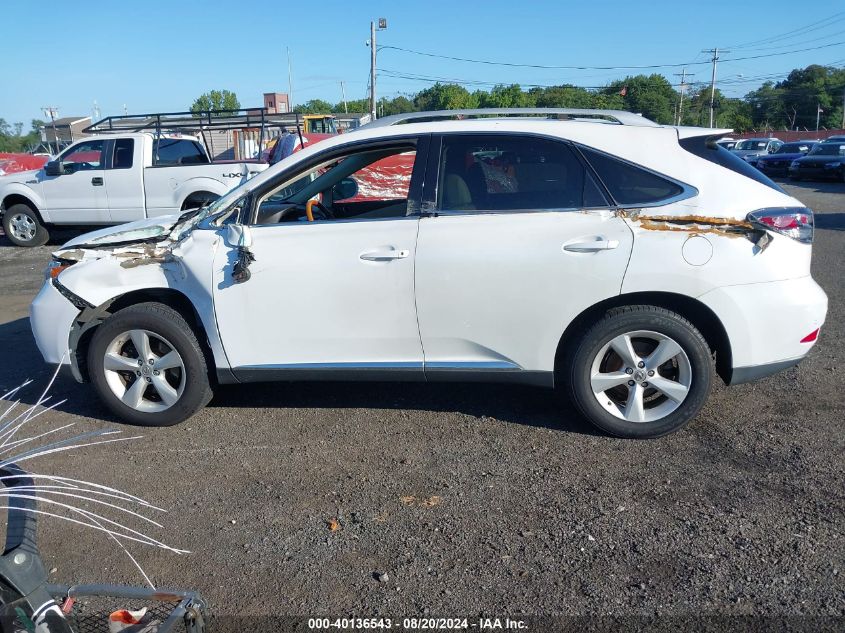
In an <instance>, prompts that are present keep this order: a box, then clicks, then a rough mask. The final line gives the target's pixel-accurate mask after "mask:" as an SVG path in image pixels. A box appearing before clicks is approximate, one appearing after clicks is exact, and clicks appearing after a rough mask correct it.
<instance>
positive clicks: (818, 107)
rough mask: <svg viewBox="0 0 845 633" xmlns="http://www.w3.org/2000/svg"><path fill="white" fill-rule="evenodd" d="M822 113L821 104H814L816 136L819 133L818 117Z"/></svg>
mask: <svg viewBox="0 0 845 633" xmlns="http://www.w3.org/2000/svg"><path fill="white" fill-rule="evenodd" d="M821 113H822V104H821V103H816V134H818V133H819V117H820V116H821Z"/></svg>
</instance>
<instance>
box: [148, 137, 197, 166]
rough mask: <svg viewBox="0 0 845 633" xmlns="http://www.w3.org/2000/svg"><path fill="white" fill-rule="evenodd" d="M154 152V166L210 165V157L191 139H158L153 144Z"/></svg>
mask: <svg viewBox="0 0 845 633" xmlns="http://www.w3.org/2000/svg"><path fill="white" fill-rule="evenodd" d="M153 152H154V153H155V156H154V160H153V164H154V165H161V166H172V165H205V164H207V163H208V156H206V154H205V152H204V151H203V149H202V146H201V145H200V144H199V143H197V142H196V141H192V140H190V139H181V138H161V139H156V140H155V141H154V142H153Z"/></svg>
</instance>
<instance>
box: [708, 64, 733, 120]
mask: <svg viewBox="0 0 845 633" xmlns="http://www.w3.org/2000/svg"><path fill="white" fill-rule="evenodd" d="M701 52H702V53H710V54H712V55H713V57H712V59H711V60H710V61H712V62H713V74H712V76H711V77H710V127H713V107H714V106H713V102H714V101H715V100H716V62H717V61H719V49H718V48H708V49H707V50H703V51H701ZM722 52H723V53H730V51H724V50H723V51H722Z"/></svg>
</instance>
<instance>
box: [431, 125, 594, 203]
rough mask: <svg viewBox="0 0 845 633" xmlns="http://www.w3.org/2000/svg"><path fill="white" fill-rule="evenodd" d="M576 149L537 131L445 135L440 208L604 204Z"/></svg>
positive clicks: (441, 157) (439, 187) (440, 179)
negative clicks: (528, 133) (511, 133)
mask: <svg viewBox="0 0 845 633" xmlns="http://www.w3.org/2000/svg"><path fill="white" fill-rule="evenodd" d="M606 204H607V202H606V200H605V199H604V197H603V196H602V194H601V193H600V191H599V189H598V187H597V186H596V184H595V182H594V181H593V179H592V177H591V176H590V175H589V174H588V173H587V171H586V169H585V167H584V165H583V163H582V162H581V161H580V160H579V159H578V157H577V156H576V154H575V152H574V151H573V150H572V149H571V148H570V147H569V146H568V145H567V144H566V143H563V142H560V141H554V140H550V139H544V138H538V137H534V136H511V135H469V134H468V135H450V136H444V137H443V145H442V148H441V152H440V170H439V177H438V186H437V208H438V209H439V210H441V211H480V212H484V211H529V210H544V209H579V208H583V207H600V206H606Z"/></svg>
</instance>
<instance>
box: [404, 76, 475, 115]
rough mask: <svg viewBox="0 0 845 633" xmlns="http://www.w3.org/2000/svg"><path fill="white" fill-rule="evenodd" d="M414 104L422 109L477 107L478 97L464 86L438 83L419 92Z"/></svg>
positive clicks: (418, 108)
mask: <svg viewBox="0 0 845 633" xmlns="http://www.w3.org/2000/svg"><path fill="white" fill-rule="evenodd" d="M414 106H415V107H416V109H417V110H420V111H425V110H458V109H461V108H477V107H478V97H477V95H475V94H470V93H469V92H468V91H467V89H466V88H464V87H463V86H458V85H456V84H441V83H436V84H434V85H433V86H432V87H431V88H426V89H425V90H423V91H421V92H418V93H417V96H416V97H414Z"/></svg>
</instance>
